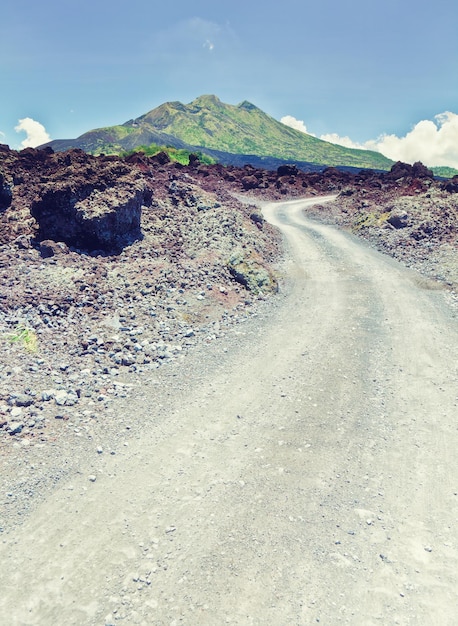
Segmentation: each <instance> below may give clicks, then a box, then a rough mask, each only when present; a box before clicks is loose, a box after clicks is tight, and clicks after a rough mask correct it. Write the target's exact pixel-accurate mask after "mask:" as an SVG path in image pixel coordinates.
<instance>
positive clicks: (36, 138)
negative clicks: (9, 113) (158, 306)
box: [14, 117, 51, 148]
mask: <svg viewBox="0 0 458 626" xmlns="http://www.w3.org/2000/svg"><path fill="white" fill-rule="evenodd" d="M14 130H15V131H16V132H17V133H20V132H24V133H26V135H27V137H26V138H25V139H24V140H23V141H22V142H21V148H35V147H36V146H39V145H41V144H42V143H46V142H47V141H50V140H51V137H50V136H49V135H48V133H47V132H46V128H45V127H44V126H43V124H40V122H37V121H36V120H33V119H32V118H31V117H24V118H23V119H21V120H19V123H18V125H17V126H15V127H14Z"/></svg>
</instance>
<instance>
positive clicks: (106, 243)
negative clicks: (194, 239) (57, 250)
mask: <svg viewBox="0 0 458 626" xmlns="http://www.w3.org/2000/svg"><path fill="white" fill-rule="evenodd" d="M145 191H146V190H145V187H144V185H143V184H137V183H135V182H133V184H131V185H122V184H121V185H117V186H113V187H108V188H107V189H104V190H98V189H94V188H93V187H92V186H89V185H86V184H85V183H84V182H82V184H81V185H78V186H76V187H75V185H74V184H72V183H68V184H64V185H63V187H61V188H60V189H59V188H56V189H48V190H47V191H46V192H45V193H44V194H43V196H42V197H41V198H39V199H38V200H36V201H35V202H33V203H32V205H31V207H30V213H31V215H32V216H33V217H34V218H35V219H36V220H37V222H38V239H39V240H49V239H50V240H53V241H60V242H65V243H66V244H68V245H70V246H76V247H77V248H83V249H87V250H94V249H100V250H113V249H116V248H122V247H124V246H125V245H127V244H129V243H132V242H133V241H135V240H136V239H139V238H140V237H141V230H140V219H141V209H142V205H143V204H145Z"/></svg>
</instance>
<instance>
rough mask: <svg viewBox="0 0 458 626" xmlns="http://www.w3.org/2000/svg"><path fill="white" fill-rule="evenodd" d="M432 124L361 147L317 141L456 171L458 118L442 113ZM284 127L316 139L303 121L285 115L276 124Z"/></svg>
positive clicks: (332, 139) (336, 139) (332, 138)
mask: <svg viewBox="0 0 458 626" xmlns="http://www.w3.org/2000/svg"><path fill="white" fill-rule="evenodd" d="M434 120H435V121H432V120H421V121H420V122H418V123H417V124H415V126H414V127H413V128H412V130H411V131H410V132H408V133H407V134H406V135H405V136H404V137H398V136H396V135H386V134H384V135H381V136H380V137H378V138H377V139H370V140H369V141H366V142H364V143H357V142H354V141H353V140H352V139H350V137H340V136H339V135H337V134H336V133H327V134H324V135H320V137H319V139H322V140H323V141H329V143H334V144H338V145H340V146H344V147H346V148H356V149H361V150H374V151H376V152H380V153H381V154H383V155H384V156H386V157H387V158H389V159H392V160H393V161H403V162H404V163H411V164H413V163H415V162H416V161H421V162H422V163H423V164H424V165H426V166H428V167H437V166H448V167H454V168H456V169H458V115H457V114H456V113H451V112H450V111H445V112H444V113H440V114H439V115H436V116H435V117H434ZM280 121H281V122H282V123H283V124H285V125H286V126H290V127H291V128H295V129H296V130H300V131H302V132H303V133H306V134H308V135H312V136H313V137H316V135H314V134H313V133H311V132H309V131H308V130H307V126H306V125H305V123H304V122H303V120H297V119H296V118H295V117H293V116H292V115H285V116H284V117H282V118H281V120H280Z"/></svg>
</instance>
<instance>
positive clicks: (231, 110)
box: [40, 94, 393, 170]
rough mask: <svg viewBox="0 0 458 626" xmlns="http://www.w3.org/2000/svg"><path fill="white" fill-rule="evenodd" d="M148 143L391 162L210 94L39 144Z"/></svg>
mask: <svg viewBox="0 0 458 626" xmlns="http://www.w3.org/2000/svg"><path fill="white" fill-rule="evenodd" d="M152 143H154V144H157V145H162V146H172V147H174V148H179V149H188V150H189V151H201V152H204V153H205V152H206V151H207V150H208V151H211V150H213V151H215V150H216V151H218V152H221V153H225V154H227V155H230V154H233V155H239V156H240V155H253V156H255V157H273V158H275V159H279V160H281V161H288V162H302V163H304V162H305V163H311V164H313V165H314V166H317V165H321V166H334V167H336V166H344V167H355V168H360V169H367V168H372V169H380V170H388V169H390V167H391V166H392V165H393V161H391V160H390V159H387V158H386V157H384V156H383V155H381V154H380V153H377V152H372V151H369V150H355V149H351V148H345V147H343V146H338V145H336V144H331V143H329V142H325V141H323V140H321V139H318V138H317V137H312V136H311V135H307V134H305V133H303V132H301V131H299V130H296V129H294V128H291V127H289V126H286V125H285V124H283V123H282V122H279V121H278V120H276V119H274V118H273V117H271V116H270V115H268V114H267V113H265V112H264V111H262V110H261V109H260V108H258V107H257V106H256V105H254V104H252V103H251V102H249V101H248V100H243V101H242V102H241V103H239V104H238V105H232V104H225V103H223V102H221V100H220V99H219V98H218V97H217V96H215V95H211V94H210V95H209V94H207V95H202V96H199V97H197V98H195V99H194V100H193V101H192V102H190V103H189V104H187V105H186V104H183V103H182V102H179V101H172V102H165V103H163V104H161V105H160V106H158V107H156V108H155V109H152V110H151V111H148V112H147V113H145V114H143V115H141V116H139V117H137V118H135V119H131V120H128V121H127V122H124V123H123V124H120V125H116V126H109V127H104V128H98V129H94V130H90V131H88V132H86V133H84V134H83V135H80V136H79V137H77V138H76V139H60V140H59V139H58V140H54V141H51V142H48V143H46V144H43V145H42V146H40V147H41V148H42V147H47V146H50V147H51V148H53V149H55V150H56V151H63V150H68V149H71V148H80V149H82V150H84V151H85V152H88V153H91V154H101V153H104V154H110V153H112V154H119V153H121V152H122V151H128V150H135V149H136V148H138V147H139V146H142V145H143V146H144V145H150V144H152ZM226 161H228V159H226ZM229 161H230V159H229Z"/></svg>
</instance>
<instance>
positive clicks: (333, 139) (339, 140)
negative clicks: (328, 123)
mask: <svg viewBox="0 0 458 626" xmlns="http://www.w3.org/2000/svg"><path fill="white" fill-rule="evenodd" d="M320 139H322V140H323V141H329V143H336V144H338V145H339V146H344V147H345V148H362V149H365V150H373V148H367V147H366V146H364V145H362V144H359V143H355V142H354V141H353V140H352V139H350V137H347V136H345V137H340V136H339V135H338V134H337V133H327V134H326V135H320Z"/></svg>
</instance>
